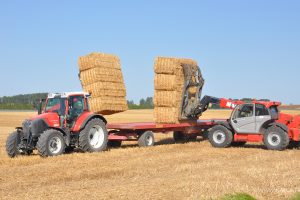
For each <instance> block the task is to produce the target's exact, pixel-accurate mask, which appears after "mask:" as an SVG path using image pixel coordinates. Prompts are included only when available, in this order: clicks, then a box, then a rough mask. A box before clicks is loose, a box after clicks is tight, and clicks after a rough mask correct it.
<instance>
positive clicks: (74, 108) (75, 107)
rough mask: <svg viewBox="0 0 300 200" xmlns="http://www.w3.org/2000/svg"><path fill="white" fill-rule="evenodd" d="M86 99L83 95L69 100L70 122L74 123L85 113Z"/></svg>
mask: <svg viewBox="0 0 300 200" xmlns="http://www.w3.org/2000/svg"><path fill="white" fill-rule="evenodd" d="M83 101H84V99H83V98H81V97H73V98H70V100H69V116H68V124H70V126H72V125H73V123H74V122H75V120H76V119H77V118H78V117H79V116H80V115H81V114H82V113H83V110H84V108H83V107H84V102H83Z"/></svg>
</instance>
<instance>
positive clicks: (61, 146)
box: [36, 129, 66, 157]
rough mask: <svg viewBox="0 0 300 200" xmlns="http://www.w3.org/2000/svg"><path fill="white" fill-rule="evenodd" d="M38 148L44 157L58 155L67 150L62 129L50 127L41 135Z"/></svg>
mask: <svg viewBox="0 0 300 200" xmlns="http://www.w3.org/2000/svg"><path fill="white" fill-rule="evenodd" d="M36 148H37V150H38V152H39V154H40V155H41V156H43V157H47V156H58V155H61V154H63V153H64V152H65V148H66V143H65V140H64V137H63V134H62V133H61V132H60V131H58V130H55V129H48V130H45V131H44V132H43V133H42V134H41V135H40V137H39V139H38V142H37V144H36Z"/></svg>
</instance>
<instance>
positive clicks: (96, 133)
mask: <svg viewBox="0 0 300 200" xmlns="http://www.w3.org/2000/svg"><path fill="white" fill-rule="evenodd" d="M107 141H108V132H107V129H106V126H105V123H104V122H103V121H102V120H101V119H99V118H94V119H92V120H90V121H89V122H88V123H87V124H86V126H85V127H84V129H83V130H82V131H80V133H79V147H80V149H81V150H82V151H84V152H99V151H103V150H105V149H106V148H107Z"/></svg>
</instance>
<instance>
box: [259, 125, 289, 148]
mask: <svg viewBox="0 0 300 200" xmlns="http://www.w3.org/2000/svg"><path fill="white" fill-rule="evenodd" d="M289 143H290V138H289V136H288V134H287V133H286V132H285V131H284V130H282V129H281V128H279V127H277V126H271V127H269V128H268V129H267V131H266V132H265V134H264V144H265V146H266V147H267V148H268V149H270V150H284V149H286V147H287V146H288V144H289Z"/></svg>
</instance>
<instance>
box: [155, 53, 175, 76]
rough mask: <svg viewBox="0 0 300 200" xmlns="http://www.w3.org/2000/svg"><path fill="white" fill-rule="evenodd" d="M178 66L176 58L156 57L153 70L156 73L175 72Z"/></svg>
mask: <svg viewBox="0 0 300 200" xmlns="http://www.w3.org/2000/svg"><path fill="white" fill-rule="evenodd" d="M178 67H180V66H179V63H178V60H177V59H176V58H164V57H158V58H156V59H155V62H154V72H155V73H158V74H175V71H176V68H178Z"/></svg>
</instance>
